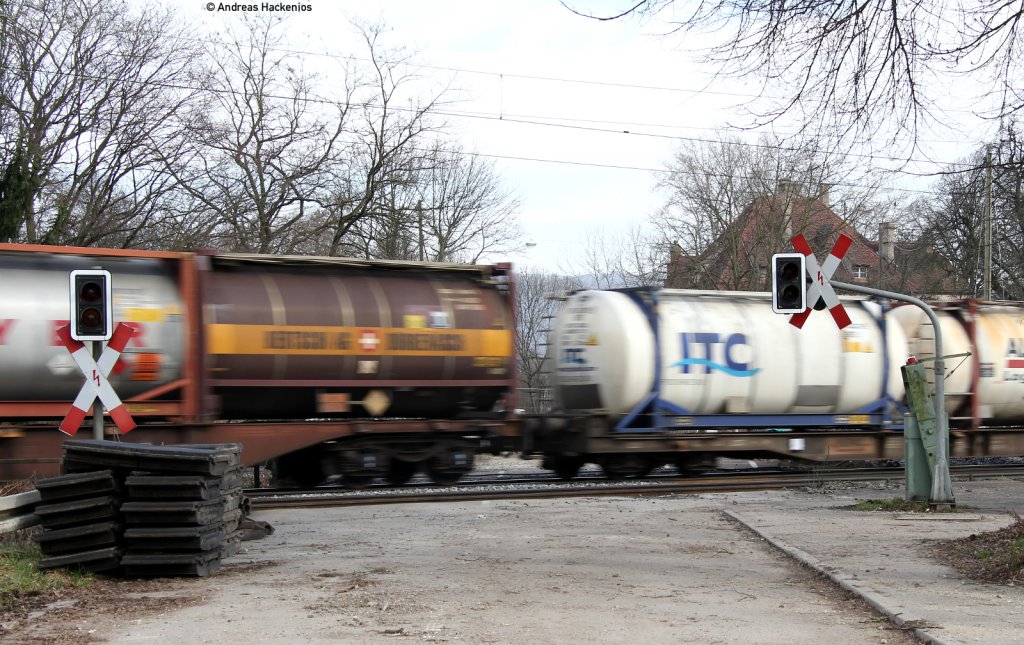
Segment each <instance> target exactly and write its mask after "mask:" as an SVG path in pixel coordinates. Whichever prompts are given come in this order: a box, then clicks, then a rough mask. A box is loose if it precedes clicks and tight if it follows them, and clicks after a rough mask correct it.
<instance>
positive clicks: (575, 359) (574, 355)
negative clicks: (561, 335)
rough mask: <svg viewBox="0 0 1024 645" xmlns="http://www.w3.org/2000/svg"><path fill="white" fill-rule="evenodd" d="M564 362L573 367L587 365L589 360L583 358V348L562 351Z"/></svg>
mask: <svg viewBox="0 0 1024 645" xmlns="http://www.w3.org/2000/svg"><path fill="white" fill-rule="evenodd" d="M562 362H563V363H569V364H571V365H586V364H587V359H585V358H583V348H582V347H573V348H567V349H563V350H562Z"/></svg>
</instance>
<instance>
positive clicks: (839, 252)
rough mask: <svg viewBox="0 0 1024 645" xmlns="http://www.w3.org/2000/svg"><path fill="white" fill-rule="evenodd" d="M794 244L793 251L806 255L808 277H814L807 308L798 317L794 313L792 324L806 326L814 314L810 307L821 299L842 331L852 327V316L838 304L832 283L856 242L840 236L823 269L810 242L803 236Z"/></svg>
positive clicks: (837, 297)
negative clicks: (837, 270)
mask: <svg viewBox="0 0 1024 645" xmlns="http://www.w3.org/2000/svg"><path fill="white" fill-rule="evenodd" d="M792 242H793V248H795V249H796V250H797V252H799V253H803V254H804V256H805V259H804V265H805V266H806V267H807V273H808V275H810V276H811V285H810V286H809V287H807V305H808V306H807V309H804V310H803V311H802V312H800V313H798V314H793V317H792V318H790V319H789V324H791V325H793V326H794V327H796V328H798V329H799V328H801V327H803V326H804V323H805V322H807V317H808V316H810V315H811V311H813V309H811V307H813V306H814V303H816V302H818V298H819V297H821V298H822V299H823V300H824V301H825V306H827V307H828V312H829V313H830V314H832V318H833V319H834V320H835V321H836V325H838V326H839V329H842V328H843V327H846V326H847V325H849V324H850V316H849V315H848V314H847V313H846V309H844V308H843V303H841V302H839V296H837V295H836V292H835V291H834V290H833V289H832V283H831V282H829V280H830V279H831V278H832V274H833V273H835V272H836V269H837V268H838V267H839V263H840V261H842V259H843V256H844V255H846V252H847V251H848V250H850V244H852V243H853V240H852V239H850V238H849V237H847V236H846V235H840V236H839V239H838V240H836V243H835V244H834V245H833V246H832V251H831V252H830V253H829V254H828V257H827V258H825V262H824V263H822V265H821V266H820V267H819V266H818V258H816V257H814V253H813V252H811V245H810V244H808V243H807V239H806V238H805V237H804V236H803V235H797V236H796V237H794V238H793V240H792Z"/></svg>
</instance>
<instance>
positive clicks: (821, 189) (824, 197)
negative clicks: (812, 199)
mask: <svg viewBox="0 0 1024 645" xmlns="http://www.w3.org/2000/svg"><path fill="white" fill-rule="evenodd" d="M831 191H832V184H824V183H820V184H818V201H819V202H821V203H822V204H824V205H825V207H826V208H830V207H831V206H832V204H831V203H830V201H829V199H830V196H829V193H830V192H831Z"/></svg>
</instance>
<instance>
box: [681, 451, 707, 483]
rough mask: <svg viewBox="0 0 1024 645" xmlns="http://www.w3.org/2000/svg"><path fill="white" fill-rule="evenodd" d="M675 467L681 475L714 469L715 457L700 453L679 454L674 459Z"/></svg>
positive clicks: (690, 474)
mask: <svg viewBox="0 0 1024 645" xmlns="http://www.w3.org/2000/svg"><path fill="white" fill-rule="evenodd" d="M675 464H676V468H677V469H679V474H680V475H682V476H683V477H689V476H693V475H699V474H701V473H702V472H704V471H705V470H714V469H715V458H714V457H712V456H711V455H706V454H702V453H696V454H685V455H680V456H679V457H678V458H677V459H676V461H675Z"/></svg>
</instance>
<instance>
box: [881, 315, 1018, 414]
mask: <svg viewBox="0 0 1024 645" xmlns="http://www.w3.org/2000/svg"><path fill="white" fill-rule="evenodd" d="M958 314H959V315H954V314H953V313H950V312H948V311H941V310H940V311H937V312H936V316H937V317H938V319H939V325H940V327H941V328H942V353H943V354H944V355H946V356H953V355H956V354H963V353H966V352H971V353H972V354H973V353H977V365H978V412H979V414H980V416H981V418H982V419H995V420H998V421H1008V420H1013V419H1021V418H1024V310H1022V309H1020V308H1018V307H1011V306H1000V305H984V306H980V307H979V308H978V310H977V314H976V318H975V320H974V323H975V339H974V342H973V343H972V341H971V338H970V336H969V335H968V333H967V330H966V328H965V327H964V324H963V322H962V321H961V319H962V317H963V316H964V315H966V314H965V313H964V312H958ZM895 315H896V318H897V319H898V320H899V321H900V324H901V325H903V328H904V330H905V332H906V334H907V339H908V342H909V346H910V350H911V353H913V354H914V355H915V356H917V357H918V358H931V357H934V356H935V334H934V328H933V325H932V323H931V321H930V320H929V319H928V317H927V316H925V314H924V312H922V311H921V310H920V309H918V308H917V307H900V308H898V309H896V311H895ZM945 364H946V382H945V393H946V410H947V412H948V413H949V414H950V415H968V414H969V413H970V412H969V410H967V409H966V407H965V406H966V405H967V404H968V402H969V394H970V390H971V384H972V380H973V378H974V364H975V363H974V359H973V357H968V358H964V357H957V358H947V359H946V360H945ZM927 373H928V378H929V382H932V381H934V378H933V374H934V372H933V371H932V370H930V369H929V370H927Z"/></svg>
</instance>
